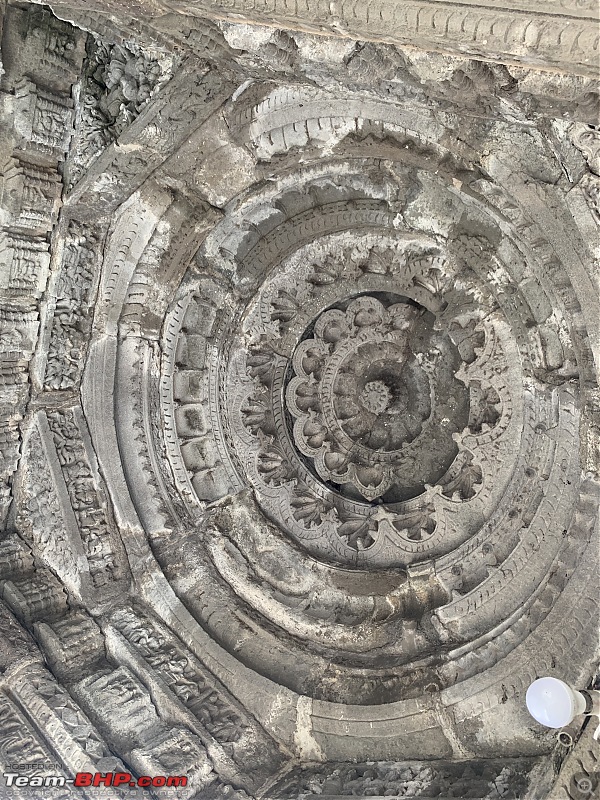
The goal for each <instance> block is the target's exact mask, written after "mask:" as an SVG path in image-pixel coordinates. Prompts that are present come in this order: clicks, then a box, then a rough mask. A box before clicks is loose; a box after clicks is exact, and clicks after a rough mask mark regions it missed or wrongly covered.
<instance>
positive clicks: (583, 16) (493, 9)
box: [51, 0, 600, 76]
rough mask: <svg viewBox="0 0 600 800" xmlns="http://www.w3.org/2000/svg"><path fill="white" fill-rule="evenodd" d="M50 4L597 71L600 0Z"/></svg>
mask: <svg viewBox="0 0 600 800" xmlns="http://www.w3.org/2000/svg"><path fill="white" fill-rule="evenodd" d="M51 5H52V8H53V10H54V12H55V13H56V14H57V15H58V16H59V17H68V14H69V12H70V11H71V12H74V11H75V12H76V11H83V10H85V11H86V12H87V13H90V12H92V13H94V12H99V13H107V14H110V15H111V16H113V17H114V18H116V19H120V18H122V17H124V16H125V15H127V18H128V19H131V17H132V16H133V17H134V18H137V19H143V20H146V21H150V20H158V18H159V17H161V16H163V15H165V14H169V13H173V12H175V13H177V14H181V15H187V16H191V17H193V16H195V17H202V18H207V17H208V18H212V19H218V20H225V21H231V22H243V23H249V24H261V25H273V26H277V27H281V28H285V29H288V30H297V31H306V32H310V33H316V34H323V35H328V36H339V37H345V38H349V39H355V40H356V39H358V40H367V41H377V42H388V43H391V44H395V45H400V46H406V47H417V48H420V49H423V50H428V51H437V52H442V53H449V54H453V55H457V54H458V55H465V56H470V57H475V58H481V59H485V60H489V61H496V62H502V63H505V64H511V63H512V64H523V65H526V66H528V67H536V68H540V69H551V70H564V71H565V72H569V73H571V74H573V73H574V74H579V75H588V76H594V75H597V74H598V63H599V54H598V47H599V32H600V31H599V14H600V10H599V6H598V3H597V1H596V0H503V2H502V3H500V4H498V3H495V2H493V0H485V2H475V0H463V2H461V3H456V2H448V1H447V0H366V1H364V0H361V1H359V0H335V1H334V2H330V0H130V2H128V3H127V4H123V3H120V2H115V0H93V2H88V1H87V0H85V2H77V0H55V1H54V2H53V3H52V4H51Z"/></svg>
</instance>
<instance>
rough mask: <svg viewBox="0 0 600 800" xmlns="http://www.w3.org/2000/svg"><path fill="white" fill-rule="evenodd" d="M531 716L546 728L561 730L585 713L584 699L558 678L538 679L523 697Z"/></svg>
mask: <svg viewBox="0 0 600 800" xmlns="http://www.w3.org/2000/svg"><path fill="white" fill-rule="evenodd" d="M525 702H526V703H527V709H528V711H529V713H530V714H531V716H532V717H533V718H534V719H535V720H537V721H538V722H539V723H540V724H541V725H545V726H546V727H547V728H563V727H564V726H565V725H568V724H569V722H571V721H572V720H573V718H574V717H576V716H577V715H578V714H583V712H584V711H585V697H584V696H583V695H582V694H581V692H575V691H573V689H571V687H570V686H568V685H567V684H566V683H565V682H564V681H560V680H558V678H538V680H537V681H534V682H533V683H532V684H531V686H530V687H529V689H527V694H526V695H525Z"/></svg>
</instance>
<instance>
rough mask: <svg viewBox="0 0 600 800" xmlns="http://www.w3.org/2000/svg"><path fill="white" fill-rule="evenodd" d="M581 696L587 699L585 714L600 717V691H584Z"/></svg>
mask: <svg viewBox="0 0 600 800" xmlns="http://www.w3.org/2000/svg"><path fill="white" fill-rule="evenodd" d="M581 694H582V695H583V696H584V698H585V711H584V712H583V713H584V714H585V715H586V716H590V717H600V690H599V689H582V690H581Z"/></svg>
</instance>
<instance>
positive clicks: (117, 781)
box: [4, 772, 187, 789]
mask: <svg viewBox="0 0 600 800" xmlns="http://www.w3.org/2000/svg"><path fill="white" fill-rule="evenodd" d="M4 780H5V783H6V786H14V787H15V788H16V789H20V788H22V787H25V786H37V787H40V788H50V787H55V786H77V787H90V786H112V787H118V786H122V787H127V786H129V787H131V788H132V789H133V788H135V789H157V788H162V787H168V788H181V787H183V786H187V778H186V777H185V775H155V776H154V777H153V778H151V777H150V776H149V775H140V777H139V778H136V777H134V776H133V775H131V774H130V773H129V772H106V773H104V774H103V773H102V772H78V773H77V775H75V777H74V778H65V777H64V776H63V775H44V776H42V775H23V774H19V773H18V772H5V773H4Z"/></svg>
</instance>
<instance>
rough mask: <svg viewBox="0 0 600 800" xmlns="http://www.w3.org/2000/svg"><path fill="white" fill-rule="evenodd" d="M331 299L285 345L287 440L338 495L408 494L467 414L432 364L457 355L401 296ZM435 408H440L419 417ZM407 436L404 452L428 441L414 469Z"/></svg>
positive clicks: (437, 473) (390, 497)
mask: <svg viewBox="0 0 600 800" xmlns="http://www.w3.org/2000/svg"><path fill="white" fill-rule="evenodd" d="M340 306H341V307H338V308H330V309H327V310H326V311H324V312H323V313H322V314H321V315H320V316H319V317H318V318H317V320H316V321H315V323H314V325H313V326H311V328H310V329H309V331H310V333H306V335H305V336H306V338H304V339H303V340H302V342H301V343H300V344H299V345H298V347H297V348H296V350H295V351H294V354H293V357H292V369H291V371H292V373H293V377H292V378H291V380H290V381H289V383H288V384H287V387H286V393H285V397H286V408H287V411H289V414H290V415H291V416H292V417H293V418H294V424H293V433H292V437H293V440H294V443H295V445H296V447H297V448H298V450H299V451H300V453H301V454H302V455H303V456H305V458H306V459H307V462H308V463H309V467H310V469H311V472H312V473H313V474H314V475H315V477H317V478H320V479H321V481H323V482H324V484H325V485H326V486H328V487H330V488H331V489H333V490H334V491H339V492H340V493H341V494H342V495H344V496H345V497H348V498H350V499H353V500H356V501H363V502H365V501H366V502H375V501H377V502H379V503H381V502H385V503H397V502H401V501H403V500H409V499H410V498H411V497H415V496H417V495H419V494H421V493H422V492H423V491H424V490H425V484H434V483H435V482H436V481H437V479H438V478H439V477H441V476H442V475H443V474H444V472H445V471H446V470H447V469H448V467H449V466H450V464H451V463H452V461H453V460H454V457H455V456H456V453H457V452H458V448H457V446H456V444H455V443H454V441H453V440H452V433H457V432H459V431H461V430H462V429H463V427H464V425H465V424H466V422H467V419H468V406H469V398H468V391H467V388H466V387H465V386H464V384H461V383H460V382H459V381H457V380H455V379H453V377H452V376H451V375H448V370H447V369H446V370H445V369H444V368H443V367H440V368H439V369H438V368H437V365H435V364H434V361H435V362H437V361H441V362H442V363H444V364H446V365H452V364H453V363H459V362H460V357H459V356H458V351H457V350H456V347H455V346H454V345H453V344H452V342H451V341H450V339H449V337H448V336H447V335H445V336H444V335H442V334H440V333H439V332H437V331H434V326H433V323H434V320H435V317H434V315H433V314H431V313H430V312H427V310H426V309H425V308H424V307H422V306H419V304H417V303H416V302H414V301H409V300H408V299H407V298H401V297H398V296H394V295H387V296H385V295H380V296H379V297H377V296H375V295H374V294H369V295H362V296H360V297H357V298H353V299H352V300H349V301H347V302H345V303H342V304H340ZM430 376H431V378H430ZM440 406H442V407H443V408H444V409H445V411H447V414H448V416H444V417H443V418H441V419H440V416H439V413H438V414H435V415H434V418H433V421H432V422H430V423H429V424H427V423H428V421H429V420H431V419H432V408H435V407H440ZM417 439H419V440H420V441H419V443H418V444H415V445H413V448H412V451H413V452H414V451H415V450H416V448H417V447H420V448H425V449H427V448H428V447H429V451H428V452H429V455H430V456H431V458H430V459H429V461H428V462H427V461H426V459H424V458H423V459H422V463H423V467H424V469H423V471H422V474H419V473H417V472H415V469H414V461H413V459H412V457H411V455H410V452H409V450H408V445H409V444H411V443H413V442H415V441H416V440H417ZM432 440H435V441H436V442H437V448H436V450H435V452H434V451H433V450H432V449H431V441H432Z"/></svg>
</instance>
